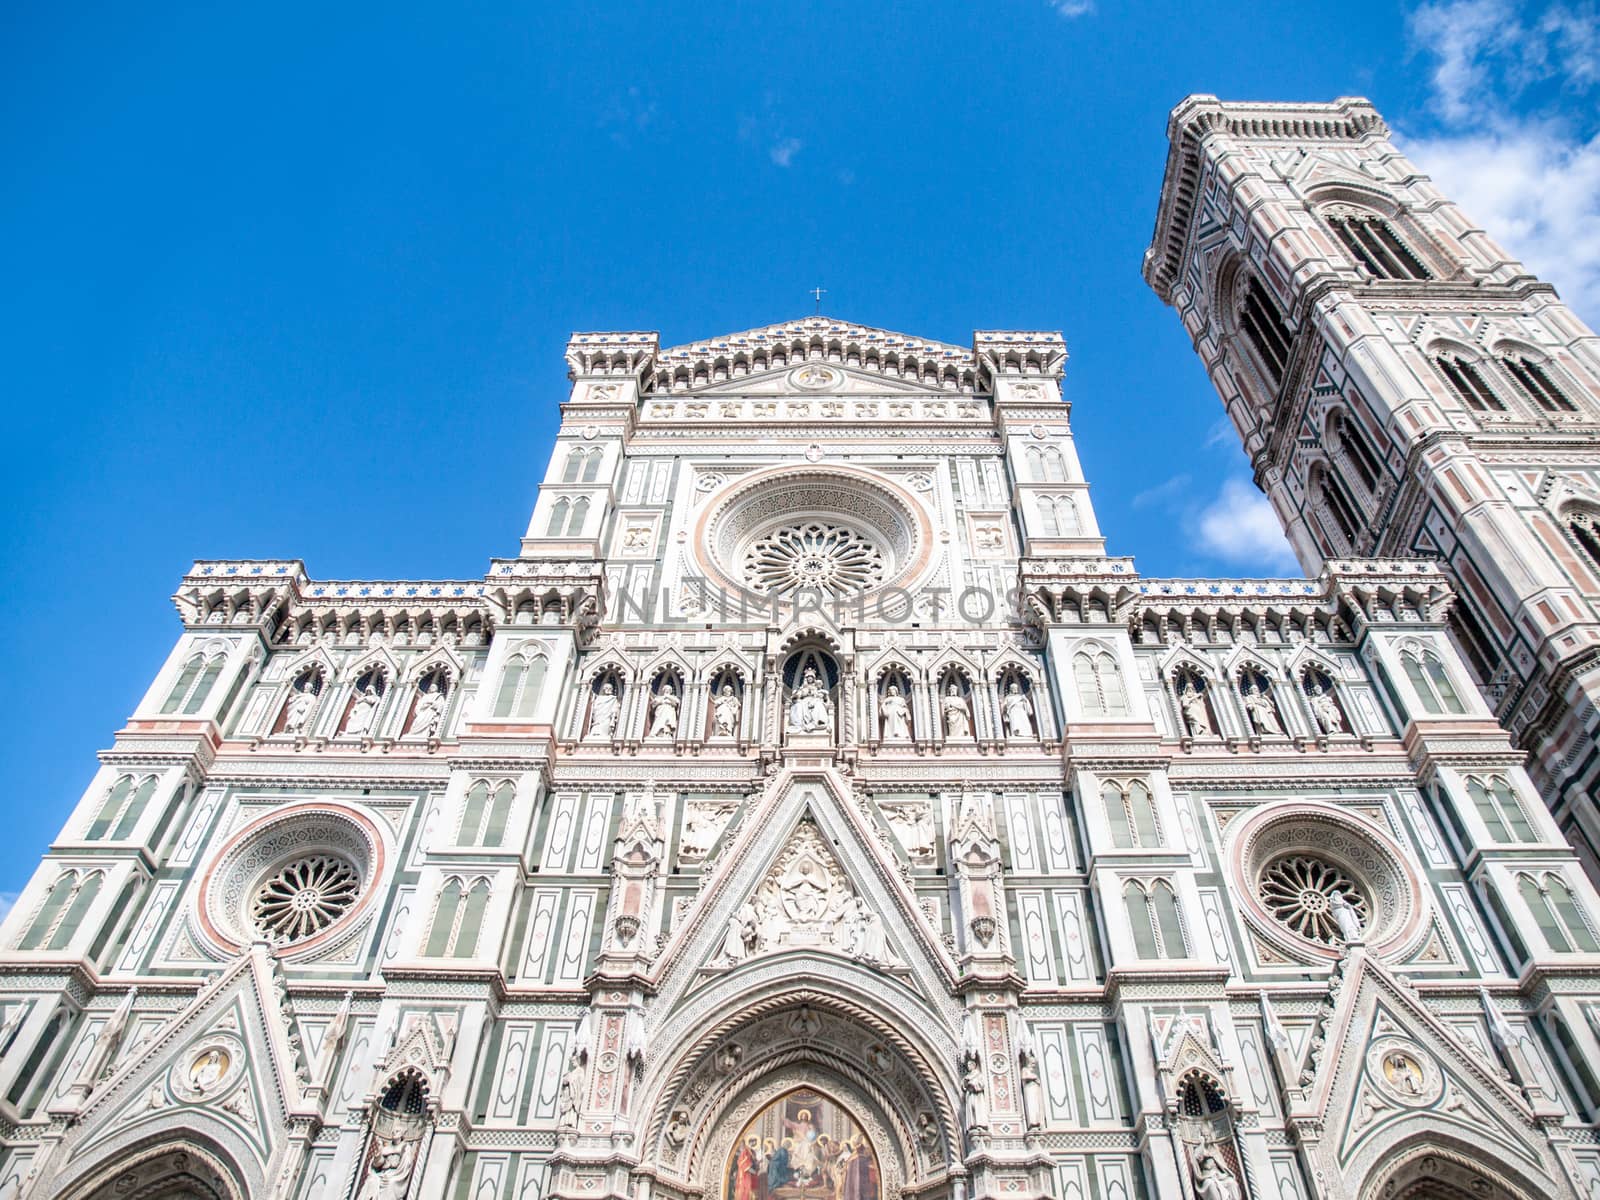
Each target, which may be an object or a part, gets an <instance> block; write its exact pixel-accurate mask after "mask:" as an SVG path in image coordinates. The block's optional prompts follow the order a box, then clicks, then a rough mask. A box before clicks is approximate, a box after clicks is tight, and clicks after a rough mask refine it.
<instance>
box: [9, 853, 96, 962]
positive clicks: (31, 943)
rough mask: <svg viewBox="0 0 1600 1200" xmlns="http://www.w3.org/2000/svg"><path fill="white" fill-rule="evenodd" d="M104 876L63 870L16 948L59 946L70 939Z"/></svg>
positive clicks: (50, 948)
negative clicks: (64, 871) (63, 872)
mask: <svg viewBox="0 0 1600 1200" xmlns="http://www.w3.org/2000/svg"><path fill="white" fill-rule="evenodd" d="M104 881H105V877H104V876H103V875H102V874H101V873H100V872H99V871H93V872H91V873H90V874H88V875H79V874H78V872H76V871H67V872H66V873H65V874H63V875H62V876H61V877H60V878H59V879H57V880H56V881H55V883H54V884H52V885H51V887H50V892H49V894H48V895H47V896H46V897H45V899H44V903H43V904H42V905H41V906H40V907H39V912H38V914H37V915H35V917H34V918H33V923H32V924H31V925H29V926H28V930H27V932H26V933H24V934H23V935H22V940H21V941H19V942H18V943H17V949H19V950H60V949H63V948H64V947H65V946H66V945H67V943H68V942H70V941H71V940H72V936H73V934H75V933H77V931H78V926H80V925H81V924H82V923H83V918H84V917H85V916H86V915H87V914H88V912H89V906H90V905H92V904H93V903H94V901H95V897H96V896H98V895H99V894H100V885H101V884H102V883H103V882H104Z"/></svg>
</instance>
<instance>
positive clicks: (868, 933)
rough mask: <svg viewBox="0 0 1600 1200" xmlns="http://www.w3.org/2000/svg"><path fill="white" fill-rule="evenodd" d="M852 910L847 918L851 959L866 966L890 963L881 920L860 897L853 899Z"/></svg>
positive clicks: (890, 956) (887, 944) (890, 957)
mask: <svg viewBox="0 0 1600 1200" xmlns="http://www.w3.org/2000/svg"><path fill="white" fill-rule="evenodd" d="M852 909H853V911H852V912H851V913H850V915H849V917H848V919H849V921H850V923H851V935H852V936H851V941H852V942H853V945H852V946H851V949H850V954H851V957H853V958H857V959H860V960H861V961H862V962H864V963H868V964H882V963H887V962H889V961H891V959H892V958H893V956H892V955H891V954H890V953H889V941H888V938H887V937H886V936H885V934H884V932H883V918H882V917H880V916H879V915H878V914H877V912H876V911H875V910H874V909H873V907H872V905H870V904H868V903H867V902H866V901H865V900H864V899H862V898H861V897H860V896H857V897H856V898H855V903H854V904H853V905H852Z"/></svg>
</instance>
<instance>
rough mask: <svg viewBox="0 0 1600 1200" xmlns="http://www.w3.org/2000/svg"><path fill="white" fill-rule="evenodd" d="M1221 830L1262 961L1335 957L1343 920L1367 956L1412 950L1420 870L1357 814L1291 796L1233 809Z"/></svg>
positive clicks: (1417, 934)
mask: <svg viewBox="0 0 1600 1200" xmlns="http://www.w3.org/2000/svg"><path fill="white" fill-rule="evenodd" d="M1226 830H1227V834H1226V836H1227V844H1228V860H1229V870H1230V873H1231V874H1232V876H1233V884H1234V892H1235V894H1236V895H1237V896H1238V897H1239V908H1240V911H1241V912H1242V913H1243V915H1244V916H1245V918H1246V919H1247V920H1248V921H1249V923H1250V925H1251V927H1252V928H1253V929H1254V930H1255V932H1256V934H1257V935H1258V939H1259V943H1260V945H1261V950H1262V954H1263V959H1262V961H1263V962H1271V961H1299V962H1312V961H1316V960H1318V959H1327V958H1332V957H1336V956H1337V955H1338V954H1340V953H1341V952H1342V951H1343V949H1344V943H1345V941H1346V939H1345V937H1344V936H1343V935H1342V934H1341V933H1340V931H1339V923H1340V921H1341V919H1342V920H1344V921H1345V922H1346V923H1349V922H1350V921H1351V919H1352V917H1353V918H1354V921H1355V922H1356V923H1357V924H1359V925H1360V928H1361V936H1362V940H1363V941H1364V942H1365V943H1366V944H1367V946H1368V947H1369V948H1370V949H1371V950H1372V952H1373V953H1374V954H1379V955H1383V956H1386V957H1387V956H1396V955H1400V954H1403V953H1405V952H1408V951H1410V950H1412V949H1415V948H1416V946H1417V944H1418V943H1419V942H1420V940H1421V938H1422V936H1423V935H1424V934H1426V932H1427V929H1428V923H1427V913H1426V910H1425V905H1426V901H1425V899H1424V897H1425V895H1426V892H1425V890H1424V888H1423V886H1422V881H1421V878H1420V876H1419V875H1418V873H1417V871H1416V869H1415V868H1414V867H1412V866H1411V864H1410V863H1409V861H1408V860H1407V859H1406V856H1405V853H1404V852H1403V851H1402V850H1401V849H1400V847H1399V846H1398V845H1397V844H1396V843H1395V841H1394V839H1393V838H1391V837H1390V836H1389V835H1388V833H1386V832H1385V831H1384V830H1383V829H1382V828H1380V827H1379V826H1378V825H1377V824H1376V823H1374V822H1372V821H1370V820H1368V819H1366V818H1365V817H1364V816H1358V815H1357V814H1355V813H1353V812H1351V811H1350V810H1348V809H1345V808H1340V807H1338V806H1335V805H1332V804H1323V803H1319V802H1316V801H1293V802H1289V803H1279V804H1269V805H1265V806H1263V807H1261V808H1258V809H1256V810H1254V811H1253V812H1249V813H1244V814H1241V815H1240V816H1238V817H1236V818H1234V819H1233V820H1231V821H1229V822H1228V824H1227V826H1226ZM1274 955H1277V956H1281V958H1279V959H1275V958H1274Z"/></svg>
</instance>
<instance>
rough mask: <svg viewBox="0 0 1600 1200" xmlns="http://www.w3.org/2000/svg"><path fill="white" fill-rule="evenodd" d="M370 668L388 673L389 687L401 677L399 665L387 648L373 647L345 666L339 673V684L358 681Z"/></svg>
mask: <svg viewBox="0 0 1600 1200" xmlns="http://www.w3.org/2000/svg"><path fill="white" fill-rule="evenodd" d="M372 667H379V668H381V669H382V670H384V671H386V672H388V676H389V686H390V687H393V686H394V685H395V684H396V683H398V682H399V680H400V677H401V670H400V664H399V662H397V661H396V660H395V657H394V655H392V654H390V653H389V648H388V646H373V647H372V648H371V649H369V650H367V651H366V652H365V653H362V654H358V655H356V657H355V658H353V659H351V660H350V661H349V662H348V663H346V664H345V666H344V669H343V670H342V671H341V672H340V675H339V682H341V683H344V682H346V681H351V680H356V679H360V678H361V676H362V675H364V674H365V673H366V672H367V671H368V670H370V669H371V668H372Z"/></svg>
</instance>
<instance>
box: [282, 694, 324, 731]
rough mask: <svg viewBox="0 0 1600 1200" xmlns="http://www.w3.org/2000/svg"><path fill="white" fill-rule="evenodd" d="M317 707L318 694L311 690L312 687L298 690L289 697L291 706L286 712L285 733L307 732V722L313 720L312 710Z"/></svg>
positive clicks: (284, 719)
mask: <svg viewBox="0 0 1600 1200" xmlns="http://www.w3.org/2000/svg"><path fill="white" fill-rule="evenodd" d="M316 706H317V694H316V692H314V691H312V690H311V685H310V684H309V683H307V684H306V686H305V687H304V688H300V689H297V690H296V691H295V692H294V694H293V695H291V696H290V697H289V706H288V708H287V709H286V710H285V711H284V718H283V731H284V732H285V733H303V732H305V727H306V722H307V721H309V720H310V719H311V710H312V709H314V708H316Z"/></svg>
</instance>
